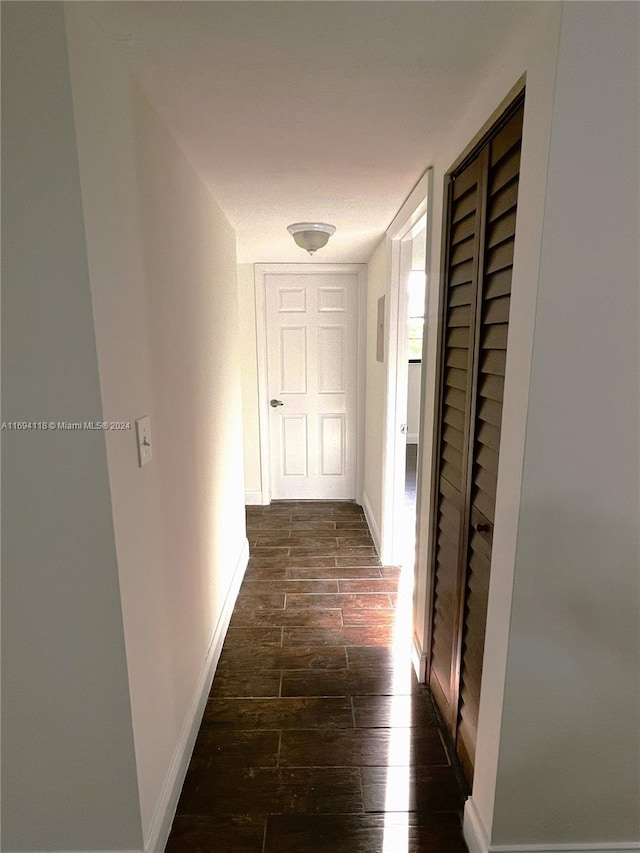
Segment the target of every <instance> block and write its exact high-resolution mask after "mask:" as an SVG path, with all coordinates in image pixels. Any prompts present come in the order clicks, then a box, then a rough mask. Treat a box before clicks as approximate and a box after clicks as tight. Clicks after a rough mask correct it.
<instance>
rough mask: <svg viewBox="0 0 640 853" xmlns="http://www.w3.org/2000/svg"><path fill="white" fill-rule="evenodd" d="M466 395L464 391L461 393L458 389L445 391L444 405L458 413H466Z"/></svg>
mask: <svg viewBox="0 0 640 853" xmlns="http://www.w3.org/2000/svg"><path fill="white" fill-rule="evenodd" d="M465 401H466V394H465V393H464V391H459V390H458V389H457V388H447V389H446V391H445V397H444V404H445V406H447V407H450V408H452V409H456V410H457V411H458V412H462V413H464V411H465Z"/></svg>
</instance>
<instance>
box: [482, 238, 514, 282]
mask: <svg viewBox="0 0 640 853" xmlns="http://www.w3.org/2000/svg"><path fill="white" fill-rule="evenodd" d="M487 257H488V262H487V266H486V268H485V272H486V273H487V274H490V273H492V272H497V271H498V270H502V269H505V267H511V266H513V242H512V241H510V242H509V243H502V244H501V245H500V246H496V247H495V249H491V250H490V251H489V252H488V254H487Z"/></svg>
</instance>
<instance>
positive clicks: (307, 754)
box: [166, 501, 467, 853]
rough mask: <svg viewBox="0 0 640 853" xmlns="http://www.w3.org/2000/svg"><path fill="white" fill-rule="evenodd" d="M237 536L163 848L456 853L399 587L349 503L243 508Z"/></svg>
mask: <svg viewBox="0 0 640 853" xmlns="http://www.w3.org/2000/svg"><path fill="white" fill-rule="evenodd" d="M247 531H248V536H249V542H250V546H251V559H250V562H249V566H248V568H247V572H246V575H245V579H244V581H243V584H242V588H241V590H240V594H239V597H238V601H237V604H236V607H235V610H234V613H233V617H232V620H231V625H230V627H229V631H228V634H227V637H226V640H225V644H224V648H223V650H222V655H221V657H220V662H219V665H218V669H217V672H216V676H215V678H214V682H213V686H212V689H211V694H210V698H209V700H208V702H207V707H206V710H205V714H204V718H203V720H202V725H201V728H200V732H199V735H198V739H197V742H196V745H195V749H194V753H193V757H192V760H191V764H190V765H189V770H188V772H187V777H186V780H185V784H184V788H183V791H182V796H181V798H180V802H179V804H178V809H177V813H176V817H175V820H174V823H173V828H172V832H171V836H170V838H169V842H168V845H167V848H166V850H167V853H276V851H277V853H464V851H466V850H467V848H466V846H465V843H464V841H463V838H462V831H461V812H462V805H463V797H462V792H461V788H460V786H459V782H458V778H457V775H456V772H455V770H454V768H453V766H452V765H451V762H450V760H449V756H448V754H447V750H446V747H445V744H444V741H443V739H442V737H441V734H440V730H439V728H438V721H437V717H436V714H435V712H434V707H433V704H432V701H431V697H430V695H429V692H428V690H427V689H426V688H425V686H424V685H420V684H418V682H417V680H416V678H415V676H414V674H413V672H412V669H411V664H410V633H409V631H410V625H411V592H410V589H407V579H406V578H404V577H403V575H402V573H401V572H400V570H399V569H397V568H395V567H385V566H382V565H381V563H380V561H379V560H378V558H377V556H376V552H375V549H374V547H373V542H372V540H371V536H370V534H369V530H368V528H367V524H366V521H365V518H364V515H363V513H362V510H361V509H360V507H359V506H357V505H356V504H354V503H349V502H340V501H335V502H334V501H326V502H325V501H305V502H295V501H279V502H274V503H273V504H271V506H269V507H247Z"/></svg>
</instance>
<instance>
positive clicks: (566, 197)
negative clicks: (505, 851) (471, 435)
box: [492, 3, 640, 845]
mask: <svg viewBox="0 0 640 853" xmlns="http://www.w3.org/2000/svg"><path fill="white" fill-rule="evenodd" d="M639 17H640V9H639V8H638V6H637V5H636V4H624V3H620V4H613V5H612V4H608V3H607V4H599V3H593V4H582V3H568V4H566V6H565V8H564V11H563V20H562V29H561V38H560V50H559V60H558V76H557V81H556V91H555V105H554V113H553V127H552V135H551V149H550V159H549V176H548V185H547V199H546V205H545V217H544V232H543V240H542V257H541V263H540V282H539V290H538V303H537V310H536V329H535V339H534V349H533V367H532V380H531V390H530V401H529V414H528V419H527V446H526V455H525V461H524V473H523V484H522V497H521V501H520V523H519V530H518V544H517V552H516V565H515V583H514V593H513V604H512V616H511V628H510V633H509V655H508V665H507V673H506V686H505V699H504V706H503V722H502V728H501V732H500V762H499V767H498V781H497V790H496V800H495V816H494V822H493V833H492V840H493V842H495V843H501V844H509V845H513V844H517V843H527V844H531V843H543V842H547V843H548V842H553V843H554V844H560V843H563V842H564V843H568V842H581V843H587V842H591V843H594V842H602V841H604V840H606V841H610V842H620V843H622V842H629V841H631V840H635V841H636V842H640V808H639V804H640V737H639V735H640V732H639V728H638V720H639V719H640V713H639V712H640V702H639V696H640V692H639V687H640V684H639V672H638V650H639V649H640V633H639V628H640V612H639V602H640V597H639V591H640V590H639V582H640V578H639V572H638V566H639V564H640V555H639V552H638V538H637V537H638V532H637V521H638V467H637V460H638V445H637V441H638V435H639V427H640V424H639V417H638V366H639V365H638V324H637V321H638V245H639V241H638V226H639V217H638V186H639V181H638V178H639V175H638V94H639V86H638V68H639V64H638V60H639V55H638V20H639ZM586 46H588V49H587V48H586Z"/></svg>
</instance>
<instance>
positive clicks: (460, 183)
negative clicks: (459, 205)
mask: <svg viewBox="0 0 640 853" xmlns="http://www.w3.org/2000/svg"><path fill="white" fill-rule="evenodd" d="M478 175H479V169H478V164H477V163H472V164H471V165H470V166H468V167H467V168H466V169H465V170H464V171H463V172H461V173H460V174H459V175H457V176H456V178H455V179H454V181H453V200H454V201H457V200H458V199H459V198H461V197H462V196H463V195H464V194H465V193H466V192H468V191H469V190H472V189H474V188H475V187H476V185H477V183H478Z"/></svg>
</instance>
